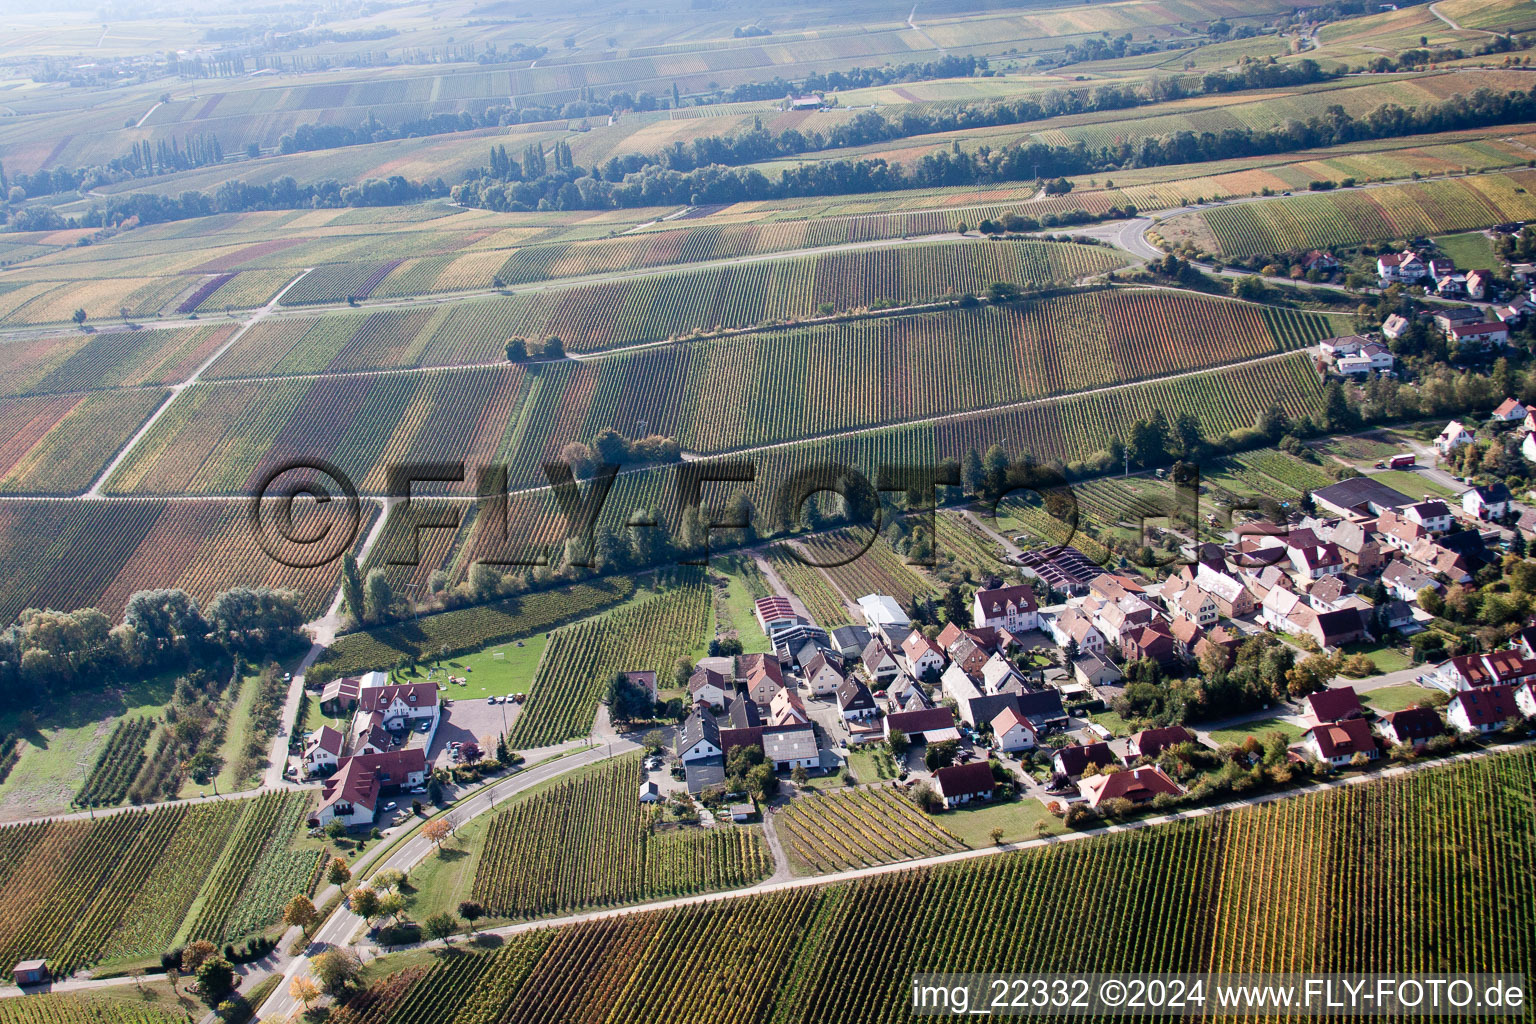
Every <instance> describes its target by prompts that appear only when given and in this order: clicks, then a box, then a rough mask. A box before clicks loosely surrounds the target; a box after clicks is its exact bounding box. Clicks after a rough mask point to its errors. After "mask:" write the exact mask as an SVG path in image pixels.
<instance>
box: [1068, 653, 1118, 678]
mask: <svg viewBox="0 0 1536 1024" xmlns="http://www.w3.org/2000/svg"><path fill="white" fill-rule="evenodd" d="M1072 675H1073V676H1074V677H1076V679H1077V681H1078V682H1080V683H1082V684H1083V685H1084V686H1113V685H1114V684H1115V683H1118V682H1119V681H1120V670H1119V669H1118V668H1116V667H1115V665H1114V663H1113V662H1111V661H1110V660H1109V659H1107V658H1105V657H1103V656H1102V655H1099V654H1085V655H1083V656H1082V657H1080V658H1078V659H1077V660H1076V661H1074V662H1073V663H1072Z"/></svg>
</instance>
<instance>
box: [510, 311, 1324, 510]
mask: <svg viewBox="0 0 1536 1024" xmlns="http://www.w3.org/2000/svg"><path fill="white" fill-rule="evenodd" d="M1343 326H1344V325H1342V324H1339V323H1335V322H1334V321H1333V320H1332V319H1330V318H1329V317H1325V316H1321V315H1319V314H1315V313H1298V312H1293V311H1283V310H1282V311H1275V310H1270V309H1267V308H1264V307H1258V306H1251V305H1247V304H1244V303H1234V302H1219V301H1213V300H1207V299H1201V298H1196V297H1192V296H1190V295H1189V294H1187V293H1177V292H1168V291H1161V290H1134V291H1130V290H1113V291H1100V292H1090V293H1077V294H1069V295H1064V296H1060V297H1057V298H1052V299H1047V300H1044V301H1040V302H1037V303H1031V304H1029V305H1028V306H1005V307H999V308H984V309H978V310H960V311H956V312H947V313H926V314H919V315H913V316H902V317H892V318H886V319H879V320H867V321H858V322H852V323H839V324H832V325H827V326H817V327H811V328H804V329H799V330H794V331H787V332H783V333H777V332H775V333H772V334H758V335H745V336H741V337H736V338H730V339H725V340H721V341H714V342H707V343H700V344H696V345H690V346H678V347H671V348H665V349H655V350H647V351H643V352H636V353H631V354H626V355H622V356H618V357H615V358H611V359H602V360H596V361H593V362H588V363H575V364H572V363H565V364H560V365H557V366H552V367H546V368H545V369H544V370H543V371H542V372H541V373H540V375H539V382H538V385H537V387H536V389H534V390H533V391H532V392H531V393H530V401H529V408H528V411H527V414H526V417H525V426H524V427H523V429H522V432H521V436H520V438H519V440H518V442H517V445H516V448H515V449H514V451H513V455H512V470H513V480H514V485H517V484H521V485H525V486H529V485H538V484H541V483H543V477H542V474H541V473H539V472H538V469H537V467H539V466H541V465H542V464H543V463H544V462H545V461H548V460H550V459H553V458H555V457H557V456H558V455H559V452H560V449H561V448H562V447H563V446H564V445H565V444H567V443H568V442H569V441H571V440H573V439H578V438H590V437H593V436H595V435H596V434H597V433H598V432H599V431H601V430H602V429H604V428H608V427H612V428H614V429H617V430H619V431H621V432H624V433H627V434H636V433H639V432H641V430H642V429H643V430H644V431H646V432H655V433H663V434H668V435H670V436H674V437H676V438H677V439H678V441H679V443H680V444H681V445H682V446H683V447H684V448H686V449H690V450H694V451H701V452H712V451H729V450H732V449H735V448H741V447H748V446H754V445H761V444H769V443H775V442H781V441H792V440H800V439H805V438H810V437H815V436H817V435H820V434H827V433H832V432H837V431H846V430H854V429H862V428H868V427H874V426H879V425H881V424H886V423H891V422H897V421H910V420H913V419H919V418H923V417H936V416H944V415H949V414H953V413H960V412H965V411H967V410H971V409H982V408H985V407H987V406H994V405H1002V404H1006V403H1011V402H1021V401H1029V400H1032V399H1039V398H1044V397H1047V396H1050V395H1059V394H1065V393H1069V392H1075V391H1081V390H1085V389H1090V388H1098V387H1103V386H1106V385H1111V384H1115V383H1120V382H1124V381H1133V380H1139V379H1150V378H1157V377H1163V376H1167V375H1169V374H1174V373H1179V372H1184V371H1189V370H1193V369H1197V368H1204V367H1210V366H1219V365H1221V364H1224V363H1229V362H1234V361H1237V360H1241V359H1250V358H1252V357H1255V356H1260V355H1265V354H1273V353H1276V352H1283V351H1285V350H1287V349H1291V348H1296V347H1299V346H1302V345H1307V344H1311V343H1313V342H1315V341H1317V340H1319V339H1321V338H1324V337H1329V336H1331V335H1332V334H1334V333H1335V332H1336V331H1337V330H1340V329H1343ZM1255 372H1262V371H1260V370H1258V369H1257V368H1256V369H1255ZM689 396H708V398H690V397H689ZM1165 408H1170V409H1176V408H1182V406H1176V405H1170V406H1166V407H1165ZM1196 408H1199V407H1198V406H1197V407H1196ZM1102 422H1114V423H1119V422H1121V418H1120V417H1118V416H1117V417H1115V418H1114V419H1111V420H1108V421H1101V423H1102ZM1249 423H1251V420H1249V421H1245V422H1244V424H1243V425H1245V426H1246V425H1248V424H1249ZM642 425H643V426H642ZM1127 425H1128V423H1127ZM941 429H943V428H941ZM1095 433H1098V434H1100V435H1101V436H1102V430H1101V429H1096V431H1095ZM1000 436H1004V437H1010V438H1012V437H1016V436H1018V435H1015V434H1012V433H1009V432H1004V433H1002V434H1001V435H1000ZM990 443H991V441H990V440H989V441H988V442H986V443H985V444H983V445H982V446H981V447H982V448H983V449H985V448H986V447H987V445H988V444H990ZM1052 448H1053V449H1055V450H1060V448H1061V445H1060V444H1059V443H1057V444H1054V445H1053V446H1052ZM1032 450H1033V449H1032ZM1049 450H1051V449H1047V448H1042V449H1039V450H1038V451H1039V453H1040V454H1045V453H1046V452H1047V451H1049Z"/></svg>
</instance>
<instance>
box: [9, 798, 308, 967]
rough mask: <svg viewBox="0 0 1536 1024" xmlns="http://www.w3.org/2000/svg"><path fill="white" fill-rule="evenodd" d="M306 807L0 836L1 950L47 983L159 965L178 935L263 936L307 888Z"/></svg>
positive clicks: (267, 805)
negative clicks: (35, 961)
mask: <svg viewBox="0 0 1536 1024" xmlns="http://www.w3.org/2000/svg"><path fill="white" fill-rule="evenodd" d="M309 799H310V798H309V795H308V794H305V793H297V792H292V793H271V794H267V795H265V796H262V797H258V798H255V799H249V800H235V801H225V802H221V803H211V804H202V805H198V806H190V807H189V806H185V805H180V806H174V807H167V808H163V809H160V810H153V811H142V810H135V811H128V812H125V813H120V814H112V815H107V816H102V817H98V818H97V819H96V820H94V821H90V820H86V821H80V820H73V821H55V822H51V823H50V822H45V823H39V824H25V825H14V826H9V827H6V828H3V829H0V863H3V864H4V865H5V867H4V870H3V872H0V876H3V877H0V906H3V907H5V908H6V910H5V914H4V921H5V923H4V925H0V950H3V951H4V952H5V955H7V956H9V957H10V958H11V959H12V960H16V959H23V958H26V957H31V956H45V957H47V958H48V961H49V964H50V966H51V967H52V968H53V970H54V971H55V972H57V973H61V974H67V973H69V972H71V971H73V970H75V969H76V968H78V967H82V966H88V965H91V964H97V963H132V962H135V961H143V960H149V959H158V958H159V956H160V953H161V952H163V951H164V950H165V949H167V948H169V947H170V946H171V944H172V943H173V941H174V940H175V939H176V938H177V937H178V936H180V935H188V934H190V935H193V936H194V937H199V938H211V939H213V941H215V942H216V943H223V942H226V941H233V940H236V939H239V938H242V937H244V936H246V935H250V934H253V933H256V932H260V931H262V930H264V929H265V928H266V927H267V926H269V925H271V924H273V923H274V922H275V921H276V919H277V918H278V916H280V912H281V908H282V904H283V903H285V902H286V901H287V900H288V899H289V898H290V897H291V896H292V895H293V894H294V893H296V892H304V891H307V890H308V889H310V888H311V886H312V885H313V881H314V877H315V874H316V872H315V869H316V866H317V863H318V859H319V856H320V848H319V846H318V844H313V843H311V842H308V841H306V840H303V839H302V836H301V833H300V829H299V826H300V825H301V824H302V821H303V817H304V815H305V814H306V813H307V809H308V806H309Z"/></svg>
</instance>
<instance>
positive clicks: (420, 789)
mask: <svg viewBox="0 0 1536 1024" xmlns="http://www.w3.org/2000/svg"><path fill="white" fill-rule="evenodd" d="M426 791H427V787H426V786H412V787H411V788H410V790H409V792H410V793H411V794H412V795H413V796H420V795H421V794H423V793H425V792H426Z"/></svg>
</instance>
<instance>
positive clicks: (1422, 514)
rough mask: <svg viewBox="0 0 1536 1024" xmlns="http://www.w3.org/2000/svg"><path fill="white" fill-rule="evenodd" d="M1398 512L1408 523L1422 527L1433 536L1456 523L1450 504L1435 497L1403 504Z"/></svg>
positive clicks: (1447, 529)
mask: <svg viewBox="0 0 1536 1024" xmlns="http://www.w3.org/2000/svg"><path fill="white" fill-rule="evenodd" d="M1400 514H1401V515H1402V517H1403V518H1404V519H1406V520H1408V521H1409V522H1410V523H1414V524H1416V525H1418V526H1420V527H1422V528H1423V529H1424V530H1426V531H1427V532H1429V533H1430V534H1431V535H1434V536H1439V535H1440V534H1442V533H1445V532H1447V531H1449V530H1450V528H1451V527H1452V526H1453V525H1455V523H1456V516H1455V514H1454V513H1452V512H1451V509H1450V506H1448V505H1447V504H1446V503H1445V502H1443V501H1440V500H1438V499H1435V498H1431V499H1429V500H1427V501H1416V502H1414V503H1413V504H1411V505H1407V506H1404V507H1403V509H1402V510H1401V512H1400Z"/></svg>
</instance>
